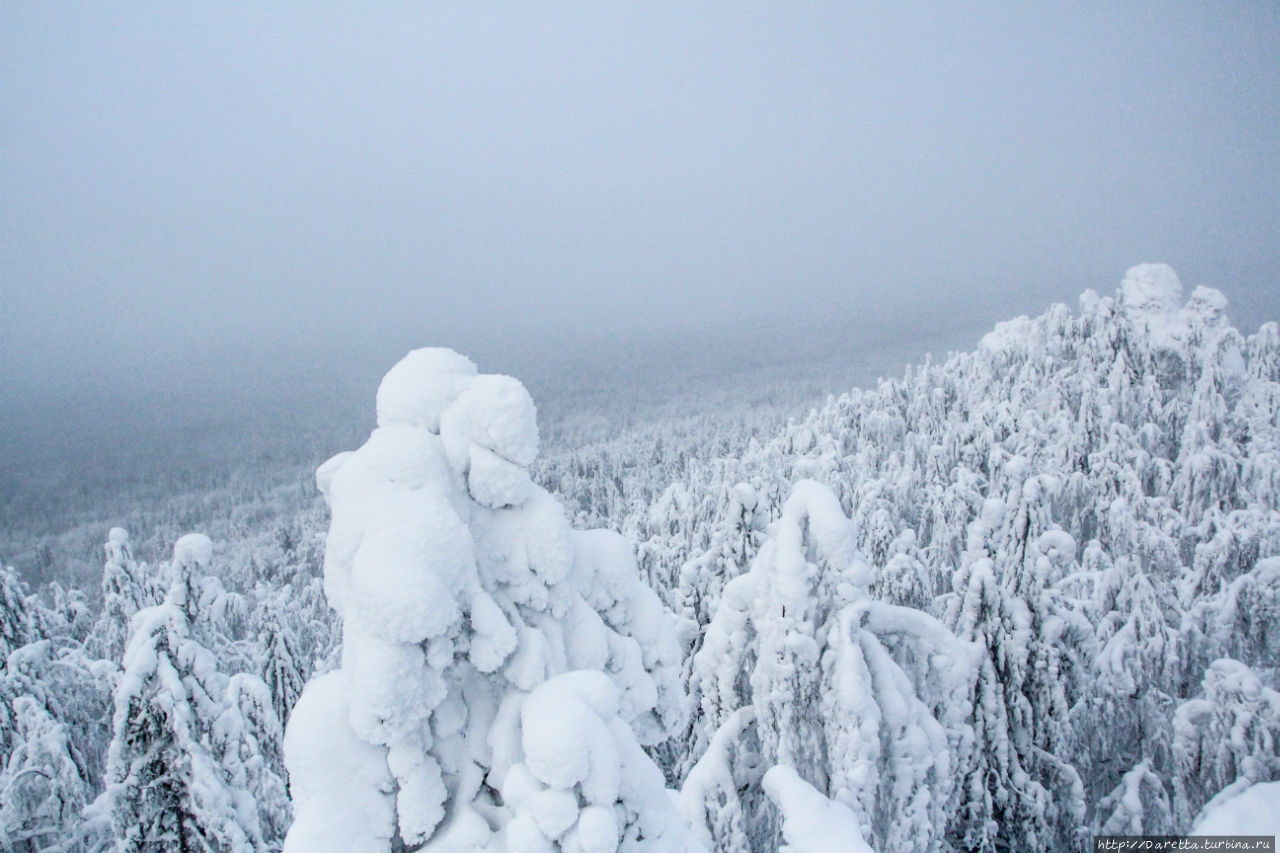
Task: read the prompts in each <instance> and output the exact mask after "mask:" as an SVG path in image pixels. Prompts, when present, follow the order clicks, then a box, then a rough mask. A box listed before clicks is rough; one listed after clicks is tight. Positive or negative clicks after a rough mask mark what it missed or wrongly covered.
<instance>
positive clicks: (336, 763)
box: [284, 672, 395, 853]
mask: <svg viewBox="0 0 1280 853" xmlns="http://www.w3.org/2000/svg"><path fill="white" fill-rule="evenodd" d="M347 714H348V701H347V691H346V689H345V685H343V683H342V676H341V675H340V674H339V673H336V672H331V673H328V674H326V675H322V676H320V677H319V678H315V679H312V680H311V682H310V683H308V684H307V689H306V690H305V691H304V692H303V694H302V697H301V698H300V699H299V700H298V704H297V705H295V706H294V708H293V713H292V714H291V715H290V717H289V727H288V729H287V731H286V732H285V738H284V759H285V763H286V764H287V765H288V767H289V789H290V793H291V794H292V797H293V801H294V809H295V813H294V824H293V828H292V829H291V830H290V831H289V837H288V840H287V841H286V842H285V847H284V849H285V852H286V853H295V851H296V853H309V852H310V851H313V850H348V851H351V853H366V851H367V853H384V851H386V850H387V849H388V848H389V847H390V846H391V838H392V837H393V835H394V834H395V809H394V808H393V805H392V801H391V800H389V799H388V798H387V797H385V796H383V794H382V791H385V790H389V789H390V788H391V787H392V780H391V773H390V772H389V771H388V770H387V760H386V750H385V749H382V748H380V747H378V746H375V745H373V744H370V743H367V742H365V741H363V740H360V739H359V738H357V737H356V736H355V733H354V732H353V731H352V730H351V727H350V726H349V725H348V724H347Z"/></svg>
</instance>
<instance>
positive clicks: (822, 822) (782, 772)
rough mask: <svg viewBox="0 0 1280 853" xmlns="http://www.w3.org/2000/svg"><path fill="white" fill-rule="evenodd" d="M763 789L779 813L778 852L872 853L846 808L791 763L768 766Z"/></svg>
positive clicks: (851, 813)
mask: <svg viewBox="0 0 1280 853" xmlns="http://www.w3.org/2000/svg"><path fill="white" fill-rule="evenodd" d="M764 790H765V793H766V794H768V795H769V799H770V800H772V801H773V804H774V805H775V806H777V808H778V811H779V812H780V813H781V815H782V838H783V841H784V842H785V843H784V844H783V845H782V847H780V848H778V853H874V851H872V849H871V848H870V847H869V846H867V843H866V842H865V841H864V840H863V838H862V827H861V826H859V825H858V819H857V818H856V817H854V815H853V812H851V811H849V809H848V808H846V807H845V806H843V805H841V804H840V803H837V802H836V801H835V800H829V799H827V798H826V797H824V796H822V794H820V793H818V792H817V791H816V790H814V787H813V786H812V785H810V784H809V783H808V782H806V781H804V780H803V779H801V778H800V776H799V775H798V774H797V773H796V771H795V770H793V769H792V768H790V767H784V766H778V767H771V768H770V769H769V772H767V773H765V774H764Z"/></svg>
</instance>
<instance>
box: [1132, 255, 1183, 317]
mask: <svg viewBox="0 0 1280 853" xmlns="http://www.w3.org/2000/svg"><path fill="white" fill-rule="evenodd" d="M1120 302H1121V304H1122V305H1124V306H1125V307H1126V308H1129V309H1131V310H1136V311H1141V312H1144V313H1148V314H1171V313H1173V312H1174V311H1177V310H1178V308H1179V307H1180V306H1181V304H1182V282H1180V281H1179V280H1178V274H1177V273H1176V272H1174V271H1173V267H1171V266H1169V265H1168V264H1138V265H1137V266H1135V267H1131V268H1130V269H1129V271H1128V272H1126V273H1125V274H1124V279H1123V280H1122V281H1121V282H1120Z"/></svg>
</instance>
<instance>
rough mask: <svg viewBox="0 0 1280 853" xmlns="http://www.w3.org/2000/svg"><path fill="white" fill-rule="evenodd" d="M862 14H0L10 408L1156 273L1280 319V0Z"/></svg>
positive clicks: (922, 311) (1035, 295)
mask: <svg viewBox="0 0 1280 853" xmlns="http://www.w3.org/2000/svg"><path fill="white" fill-rule="evenodd" d="M883 6H884V7H883V8H872V7H870V5H867V4H803V5H796V4H771V3H769V4H764V3H762V4H732V5H731V4H724V5H720V4H710V5H707V4H636V5H632V6H623V5H621V4H586V3H583V4H573V5H559V4H557V5H554V6H543V7H539V8H537V9H534V8H529V7H527V6H523V5H521V6H516V5H514V4H512V5H506V4H483V5H482V4H449V5H445V4H421V3H414V4H407V3H406V4H386V5H383V6H381V7H380V8H377V9H356V8H354V7H347V8H343V7H342V6H341V5H340V4H323V5H322V6H318V7H316V6H312V5H310V4H284V3H282V4H270V5H269V6H266V7H263V6H262V5H260V4H178V5H176V6H175V5H173V4H79V5H72V4H44V3H8V4H5V5H4V6H3V8H2V9H0V288H3V295H2V299H3V304H4V311H3V313H0V390H2V391H3V392H4V393H5V395H6V396H7V397H8V399H9V403H10V406H11V407H12V406H15V405H20V401H21V400H23V399H26V398H27V397H29V396H30V395H32V394H33V392H35V391H43V392H45V393H46V394H49V393H52V394H58V393H62V394H71V395H74V394H76V393H79V391H80V390H81V389H83V388H91V387H96V388H99V389H101V388H103V387H111V388H115V389H117V390H118V391H120V392H121V393H123V391H124V390H129V391H131V392H136V393H142V392H143V391H145V390H146V389H147V388H152V389H165V388H169V387H170V386H171V385H173V384H175V383H176V381H177V380H176V379H175V377H180V378H181V383H183V384H184V385H187V386H189V385H193V384H194V385H199V384H200V383H203V382H217V381H222V382H223V384H224V385H228V384H229V385H232V386H236V387H240V386H243V385H252V384H253V383H254V382H255V381H263V382H265V381H266V380H267V379H268V378H270V379H271V381H273V382H279V381H282V380H287V381H290V382H293V381H296V380H300V378H301V377H312V376H314V375H317V374H318V373H319V372H320V371H321V368H325V367H329V366H333V365H342V364H349V363H351V362H352V361H355V360H359V359H362V358H366V356H367V357H368V359H369V360H370V361H374V360H378V359H384V358H385V357H386V356H387V354H389V353H395V352H399V351H402V350H403V349H404V348H405V347H407V346H412V345H416V344H426V343H436V342H444V343H449V344H451V345H454V346H458V347H460V348H464V349H470V350H477V351H480V352H482V353H484V352H499V351H503V350H502V347H503V345H504V342H506V341H509V340H512V339H516V338H518V339H519V340H520V341H521V342H523V343H522V344H521V346H522V347H523V349H521V350H519V351H520V352H521V353H524V355H522V356H521V358H525V359H526V360H528V359H532V360H536V353H538V352H540V351H541V352H550V351H553V350H554V351H557V352H560V353H561V354H563V350H565V349H566V348H572V347H573V346H575V345H576V344H575V343H574V342H575V341H579V342H580V341H582V340H594V341H596V345H597V346H599V345H600V343H601V342H604V343H607V342H608V341H609V340H611V339H612V337H613V336H616V335H618V334H620V333H624V332H625V333H627V334H630V335H644V334H649V333H655V334H656V333H659V332H661V333H663V334H667V333H670V332H672V331H673V330H674V331H676V332H679V331H680V330H685V331H686V332H687V333H688V334H689V335H691V336H697V335H699V334H702V332H703V331H704V330H708V329H710V330H721V331H724V330H733V329H743V330H750V335H755V336H760V337H768V335H769V329H770V328H771V323H774V322H777V323H782V324H785V327H786V328H787V329H788V330H792V331H789V332H788V334H792V335H794V336H795V337H797V338H799V339H804V338H805V336H804V333H803V329H804V327H805V323H806V322H808V321H809V320H810V319H813V320H821V321H823V322H824V323H828V324H829V323H831V322H835V321H838V320H839V319H840V318H848V319H849V321H850V322H851V323H854V324H855V325H856V324H857V323H862V324H863V325H864V326H865V325H867V324H871V325H873V326H874V327H875V328H877V329H879V330H880V332H881V333H884V332H885V331H886V330H889V331H891V332H892V333H893V335H895V336H896V337H897V339H898V340H900V341H906V342H908V343H909V342H910V341H912V340H916V339H918V340H920V341H921V345H920V350H921V351H923V350H924V349H926V348H927V345H928V342H929V341H930V340H931V335H934V334H935V333H936V331H937V330H938V329H942V328H951V327H953V326H954V325H955V323H956V322H957V318H968V319H970V320H971V321H972V323H973V325H974V326H975V327H977V326H980V325H984V324H986V323H988V322H990V321H991V320H993V319H997V318H1000V317H1004V316H1008V315H1011V314H1014V313H1019V312H1025V311H1039V310H1040V309H1042V308H1043V307H1044V306H1045V305H1047V304H1048V303H1049V302H1052V301H1070V300H1073V299H1074V297H1075V295H1076V294H1077V293H1079V292H1080V291H1081V290H1083V289H1084V288H1086V287H1096V288H1100V289H1102V288H1109V287H1111V286H1113V285H1114V284H1115V283H1116V282H1117V281H1118V280H1119V278H1120V277H1121V275H1122V274H1123V272H1124V270H1125V269H1126V268H1127V267H1128V266H1130V265H1131V264H1133V263H1137V262H1140V261H1146V260H1163V261H1167V262H1169V263H1171V264H1173V265H1174V266H1175V267H1176V268H1177V269H1178V270H1179V272H1180V273H1181V275H1182V277H1183V281H1184V283H1185V284H1186V285H1187V286H1188V287H1190V286H1194V285H1195V284H1210V285H1214V286H1218V287H1220V288H1221V289H1223V290H1224V291H1225V292H1226V293H1227V294H1228V296H1229V297H1230V299H1231V300H1232V305H1233V307H1232V309H1231V313H1232V316H1233V318H1234V319H1235V320H1236V321H1237V322H1238V323H1239V324H1240V325H1241V326H1242V327H1243V328H1245V329H1252V328H1255V327H1256V325H1257V323H1258V322H1260V321H1262V320H1265V319H1271V318H1275V317H1276V316H1278V315H1280V296H1277V291H1278V290H1280V288H1277V286H1276V285H1277V283H1280V241H1277V240H1276V235H1277V234H1280V145H1278V144H1277V140H1278V139H1280V6H1277V5H1276V4H1271V3H1254V4H1245V3H1238V4H1220V3H1203V4H1176V3H1151V4H1145V3H1124V4H1087V5H1086V4H1081V5H1074V4H1066V5H1063V6H1062V7H1061V8H1057V9H1046V8H1042V7H1041V6H1040V5H1038V4H1037V5H1036V6H1035V7H1032V6H1027V5H1026V4H990V3H981V4H972V5H967V4H947V5H945V6H942V5H938V4H883ZM890 6H892V8H888V7H890ZM824 328H825V327H824ZM859 328H861V327H859ZM796 330H799V331H796ZM744 334H746V333H745V332H744ZM835 337H837V336H832V339H833V340H834V339H835ZM723 339H724V340H725V341H733V342H736V343H735V344H734V345H737V346H742V347H744V348H748V347H749V346H750V345H751V341H750V340H746V339H744V338H743V337H742V336H741V335H736V334H733V335H730V334H727V333H726V334H725V336H724V338H723ZM775 343H776V342H775ZM726 345H728V344H726ZM540 347H541V349H540ZM805 347H807V349H804V350H803V353H811V352H814V351H819V352H820V351H821V350H822V348H823V342H822V341H821V340H817V341H815V340H805ZM744 351H745V349H744ZM531 353H532V354H535V355H530V354H531ZM370 354H372V355H370ZM375 356H376V358H375ZM500 360H501V359H500ZM513 360H515V358H514V356H512V357H509V358H508V359H507V361H513ZM378 366H379V367H385V363H382V362H379V364H378ZM501 366H503V367H506V366H508V365H507V364H505V363H504V364H502V365H501ZM531 369H532V368H531ZM219 376H221V377H223V378H222V379H221V380H219V379H218V377H219ZM228 377H230V378H228ZM166 383H168V384H166Z"/></svg>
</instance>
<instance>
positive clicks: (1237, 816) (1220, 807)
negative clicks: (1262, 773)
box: [1189, 782, 1280, 836]
mask: <svg viewBox="0 0 1280 853" xmlns="http://www.w3.org/2000/svg"><path fill="white" fill-rule="evenodd" d="M1189 834H1190V835H1275V836H1280V782H1261V783H1259V784H1256V785H1251V786H1249V787H1248V788H1245V789H1244V790H1243V791H1241V792H1240V793H1238V794H1236V795H1235V796H1230V797H1227V798H1226V799H1222V800H1219V799H1218V798H1216V797H1215V798H1214V799H1212V800H1210V801H1209V803H1208V804H1207V805H1206V806H1205V807H1204V811H1203V812H1201V813H1200V818H1199V819H1198V820H1197V821H1196V824H1195V826H1194V827H1192V829H1191V832H1190V833H1189Z"/></svg>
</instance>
